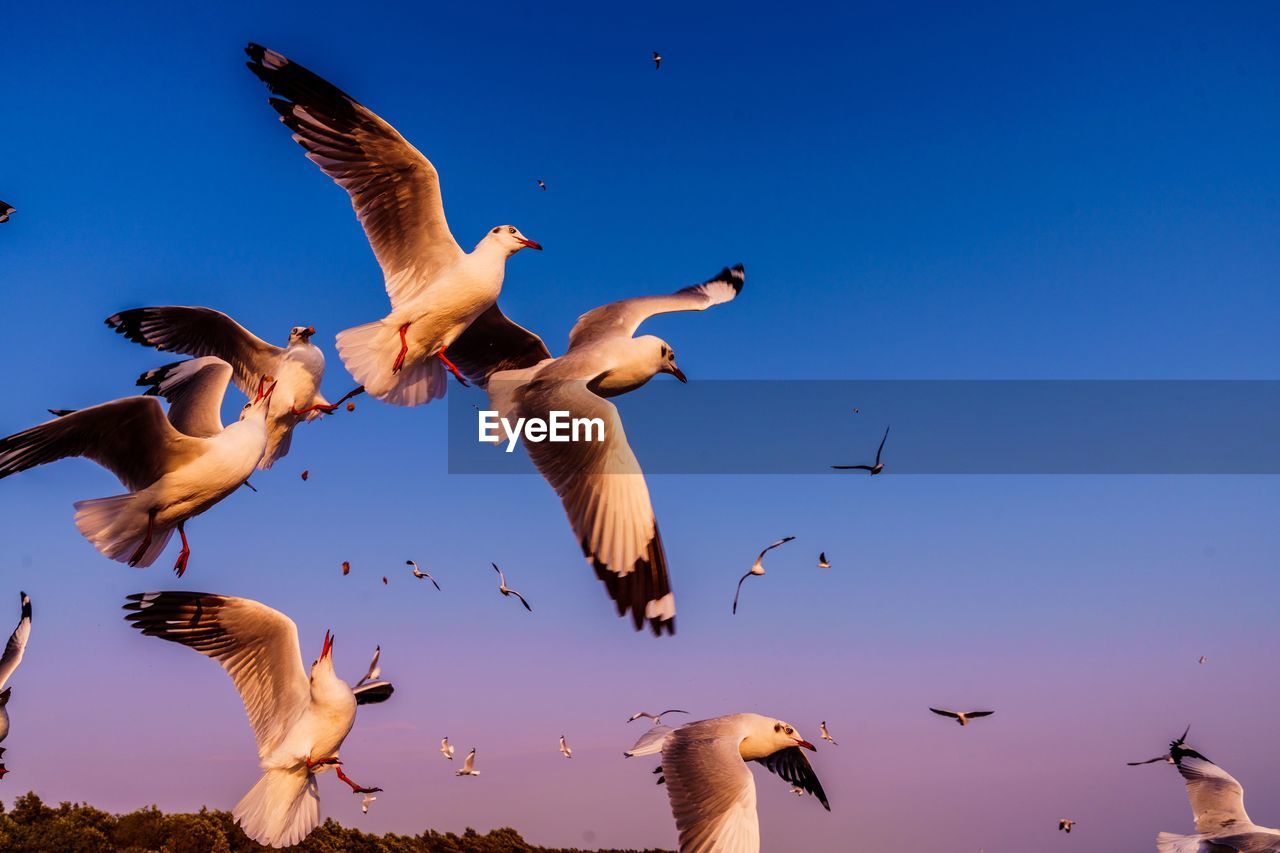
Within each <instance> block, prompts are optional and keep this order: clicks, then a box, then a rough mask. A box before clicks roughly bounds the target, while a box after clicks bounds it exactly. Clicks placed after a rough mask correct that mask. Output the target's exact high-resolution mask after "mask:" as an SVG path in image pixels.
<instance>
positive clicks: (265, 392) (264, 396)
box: [253, 376, 278, 403]
mask: <svg viewBox="0 0 1280 853" xmlns="http://www.w3.org/2000/svg"><path fill="white" fill-rule="evenodd" d="M277 381H278V380H275V379H272V378H271V377H270V376H264V377H262V382H259V383H258V387H259V388H261V387H262V385H263V383H265V382H270V383H271V384H270V385H268V386H267V387H266V388H265V389H263V390H259V391H258V396H257V399H255V400H254V401H253V402H255V403H257V402H258V401H259V400H265V399H267V398H268V397H270V396H271V394H272V392H273V391H275V390H276V382H277Z"/></svg>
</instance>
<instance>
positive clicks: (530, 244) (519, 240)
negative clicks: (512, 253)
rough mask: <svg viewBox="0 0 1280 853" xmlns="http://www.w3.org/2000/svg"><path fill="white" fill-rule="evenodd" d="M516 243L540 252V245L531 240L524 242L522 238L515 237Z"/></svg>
mask: <svg viewBox="0 0 1280 853" xmlns="http://www.w3.org/2000/svg"><path fill="white" fill-rule="evenodd" d="M516 242H517V243H519V244H520V245H521V246H528V247H529V248H530V249H537V250H538V251H539V252H541V251H542V244H541V243H538V242H535V241H533V240H526V239H525V238H523V237H517V238H516Z"/></svg>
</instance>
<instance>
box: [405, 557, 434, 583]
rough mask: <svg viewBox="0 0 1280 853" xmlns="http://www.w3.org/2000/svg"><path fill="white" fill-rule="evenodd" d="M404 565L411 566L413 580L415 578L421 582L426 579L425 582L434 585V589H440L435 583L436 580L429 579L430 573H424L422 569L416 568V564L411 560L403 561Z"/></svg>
mask: <svg viewBox="0 0 1280 853" xmlns="http://www.w3.org/2000/svg"><path fill="white" fill-rule="evenodd" d="M404 564H405V565H406V566H413V576H414V577H415V578H417V579H418V580H422V579H423V578H426V579H427V580H429V581H431V582H432V583H433V584H435V587H436V589H440V584H438V583H436V579H435V578H433V577H431V573H430V572H424V571H423V570H422V569H420V568H418V564H417V563H415V562H414V561H413V560H405V561H404Z"/></svg>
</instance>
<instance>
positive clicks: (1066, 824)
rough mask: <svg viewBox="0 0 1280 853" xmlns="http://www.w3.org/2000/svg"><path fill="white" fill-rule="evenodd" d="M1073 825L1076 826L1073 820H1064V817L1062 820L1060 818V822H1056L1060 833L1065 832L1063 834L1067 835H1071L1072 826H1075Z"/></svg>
mask: <svg viewBox="0 0 1280 853" xmlns="http://www.w3.org/2000/svg"><path fill="white" fill-rule="evenodd" d="M1075 825H1076V822H1075V821H1074V820H1071V819H1070V818H1065V817H1064V818H1062V819H1061V820H1059V821H1058V830H1059V831H1060V832H1065V833H1067V834H1068V835H1070V834H1071V827H1073V826H1075Z"/></svg>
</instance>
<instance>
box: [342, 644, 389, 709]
mask: <svg viewBox="0 0 1280 853" xmlns="http://www.w3.org/2000/svg"><path fill="white" fill-rule="evenodd" d="M381 657H382V646H377V647H376V648H375V649H374V650H373V660H371V661H369V669H368V671H367V672H365V674H364V676H363V677H361V679H360V680H359V681H357V682H356V686H355V687H354V688H352V689H353V690H355V691H357V692H358V693H359V695H360V696H363V697H366V701H367V702H385V701H386V700H388V699H390V698H391V694H392V693H395V692H396V688H395V685H393V684H392V683H391V682H390V681H387V680H385V679H383V678H382V667H381V666H379V665H378V661H379V659H380V658H381ZM375 697H376V698H375Z"/></svg>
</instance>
